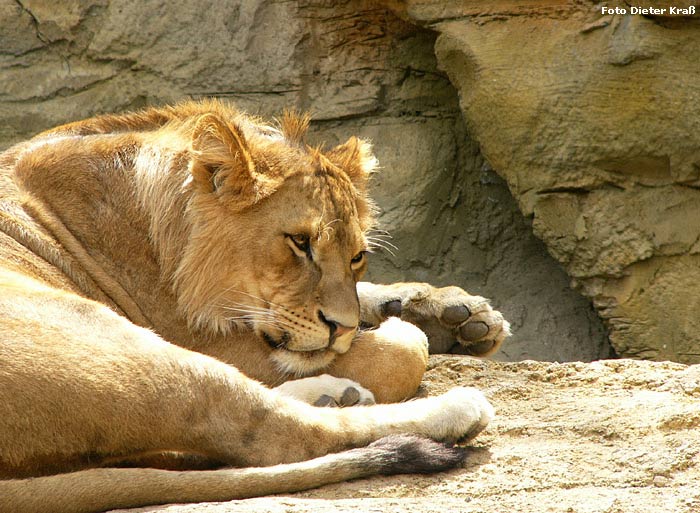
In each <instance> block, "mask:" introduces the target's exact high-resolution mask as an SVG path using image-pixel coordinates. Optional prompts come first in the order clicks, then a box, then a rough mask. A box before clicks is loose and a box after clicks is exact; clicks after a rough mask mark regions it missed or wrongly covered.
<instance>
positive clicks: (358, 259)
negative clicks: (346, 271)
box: [350, 251, 366, 269]
mask: <svg viewBox="0 0 700 513" xmlns="http://www.w3.org/2000/svg"><path fill="white" fill-rule="evenodd" d="M365 253H366V251H360V252H359V253H358V254H357V255H355V256H354V257H352V260H350V266H351V267H352V268H353V269H357V268H358V267H360V266H361V265H362V262H364V260H365Z"/></svg>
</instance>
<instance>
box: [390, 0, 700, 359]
mask: <svg viewBox="0 0 700 513" xmlns="http://www.w3.org/2000/svg"><path fill="white" fill-rule="evenodd" d="M695 3H696V2H670V3H668V2H666V3H663V4H664V5H666V4H669V5H674V6H682V5H683V4H695ZM647 4H649V2H647ZM653 4H654V5H657V6H661V4H659V3H657V2H653ZM601 5H602V4H596V3H593V2H585V1H578V0H569V1H563V0H562V1H554V2H550V1H539V2H538V1H532V2H511V1H508V0H502V1H498V0H495V1H492V2H486V3H483V2H447V3H444V2H436V1H430V0H429V1H421V0H416V1H408V2H400V3H397V7H396V8H397V9H398V10H399V12H400V13H401V14H402V15H403V16H404V17H407V18H411V19H414V20H415V21H417V22H419V23H423V24H425V25H427V26H430V27H431V28H433V29H434V30H436V31H437V32H439V33H440V36H439V37H438V40H437V43H436V54H437V57H438V61H439V65H440V67H441V68H442V69H444V70H445V71H446V72H447V73H448V75H449V77H450V79H451V80H452V82H453V83H454V84H455V86H456V87H457V89H458V90H459V93H460V104H461V107H462V110H463V112H464V115H465V118H466V121H467V126H468V128H469V131H470V134H471V135H472V136H473V137H474V138H475V139H476V140H477V141H479V143H480V145H481V150H482V152H483V154H484V156H485V158H486V159H487V160H488V161H489V163H490V164H491V165H492V166H493V168H494V169H495V170H496V171H497V172H498V173H499V174H500V175H502V176H503V177H504V178H505V179H506V181H507V183H508V186H509V188H510V190H511V191H512V193H513V194H514V196H515V197H516V199H517V200H518V203H519V205H520V208H521V210H522V211H523V213H524V214H525V215H526V216H528V217H530V218H532V227H533V230H534V232H535V234H536V235H537V236H538V237H540V238H541V239H542V240H543V241H544V242H545V244H546V245H547V249H548V250H549V252H550V253H551V254H552V255H553V256H554V257H555V258H556V259H557V260H558V261H559V262H561V263H562V265H563V266H564V268H565V269H566V271H567V273H568V274H569V275H570V276H571V277H572V278H573V283H574V285H575V286H577V287H578V289H579V290H581V291H582V292H583V293H584V294H585V295H587V296H588V297H590V298H591V299H592V300H593V302H594V305H595V306H596V308H597V310H598V313H599V314H600V315H601V316H602V317H603V318H604V319H605V320H606V321H607V325H608V327H609V328H610V338H611V341H612V343H613V345H614V347H615V348H616V349H617V351H618V352H619V353H620V354H622V355H626V356H637V357H643V358H653V359H658V360H663V359H674V360H678V361H685V362H698V361H700V336H699V335H698V333H700V317H698V316H697V315H695V314H693V312H697V311H698V310H697V308H698V306H700V299H699V298H700V296H699V295H698V292H699V291H700V290H699V286H698V283H699V282H700V266H699V265H698V263H699V262H698V259H699V257H698V253H699V250H700V243H699V242H698V241H699V238H700V207H698V205H700V150H699V149H698V148H700V116H699V115H698V114H697V113H698V112H700V64H699V63H698V60H697V55H698V52H700V20H698V18H697V16H696V17H695V18H693V17H678V16H676V17H669V16H661V17H644V16H640V15H630V14H628V15H615V16H603V15H602V14H601ZM605 5H608V6H611V7H614V6H615V5H616V4H615V2H607V3H605ZM617 5H618V6H620V7H625V8H628V9H629V7H630V5H641V4H638V3H635V2H630V5H627V4H624V3H619V4H617Z"/></svg>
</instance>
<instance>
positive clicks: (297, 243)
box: [287, 233, 311, 258]
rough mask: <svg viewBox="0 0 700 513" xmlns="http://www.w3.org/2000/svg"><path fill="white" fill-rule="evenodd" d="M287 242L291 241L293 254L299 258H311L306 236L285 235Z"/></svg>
mask: <svg viewBox="0 0 700 513" xmlns="http://www.w3.org/2000/svg"><path fill="white" fill-rule="evenodd" d="M287 240H289V241H291V243H292V249H294V250H295V251H294V252H295V253H297V254H298V255H299V256H307V257H309V258H311V242H310V241H309V236H308V235H304V234H303V233H297V234H294V235H287ZM300 253H301V254H300Z"/></svg>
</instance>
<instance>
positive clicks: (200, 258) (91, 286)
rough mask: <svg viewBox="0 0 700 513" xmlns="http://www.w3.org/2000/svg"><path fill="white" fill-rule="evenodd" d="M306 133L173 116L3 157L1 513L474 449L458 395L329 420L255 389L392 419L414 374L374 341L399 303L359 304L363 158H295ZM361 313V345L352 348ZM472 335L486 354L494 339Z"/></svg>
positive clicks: (215, 114)
mask: <svg viewBox="0 0 700 513" xmlns="http://www.w3.org/2000/svg"><path fill="white" fill-rule="evenodd" d="M308 123H309V120H308V118H305V117H299V116H295V115H292V114H287V115H285V117H284V118H283V120H282V122H281V128H280V129H276V128H273V127H271V126H268V125H266V124H264V123H263V122H262V121H261V120H259V119H256V118H252V117H249V116H247V115H245V114H243V113H241V112H239V111H237V110H235V109H233V108H232V107H230V106H228V105H226V104H223V103H219V102H215V101H205V102H190V103H185V104H182V105H179V106H176V107H165V108H160V109H150V110H147V111H144V112H141V113H135V114H125V115H116V116H102V117H98V118H93V119H91V120H86V121H81V122H77V123H73V124H69V125H65V126H63V127H58V128H56V129H53V130H50V131H48V132H45V133H43V134H39V135H38V136H36V137H35V138H34V139H32V140H30V141H27V142H26V143H22V144H20V145H17V146H15V147H13V148H11V149H9V150H8V151H6V152H5V153H3V154H2V155H0V478H4V479H6V480H5V481H0V511H18V512H19V511H32V512H34V511H56V512H60V511H100V510H102V509H107V508H115V507H126V506H136V505H141V504H152V503H162V502H168V501H189V500H198V501H201V500H223V499H225V498H236V497H245V496H251V495H259V494H265V493H273V492H277V491H288V490H289V491H291V490H297V489H301V488H304V487H309V486H317V485H318V484H322V483H324V482H331V481H333V480H339V479H347V478H351V477H357V476H360V475H365V474H366V472H367V471H366V470H365V471H360V470H359V469H361V468H362V461H363V460H362V458H361V457H359V460H358V461H357V462H355V463H353V464H352V465H349V466H345V467H344V466H342V465H340V463H338V461H340V460H335V459H333V457H329V458H331V459H330V460H322V461H321V460H319V462H317V463H313V464H312V463H309V464H308V465H306V466H305V467H303V469H306V470H303V469H302V467H299V466H297V467H294V466H293V465H292V466H291V467H284V468H280V469H275V470H270V471H267V470H266V469H260V470H255V471H252V470H251V471H250V472H248V473H245V474H241V473H240V472H244V471H240V472H239V473H236V472H238V471H215V472H214V473H212V474H207V476H210V477H202V476H203V475H202V474H200V475H196V474H195V473H185V474H182V475H178V477H177V478H174V477H172V476H173V475H172V474H169V473H167V472H166V471H158V470H145V469H113V470H110V471H107V470H104V471H98V470H85V469H89V468H90V467H97V466H104V465H111V464H113V463H114V462H118V461H121V460H125V459H131V460H133V459H139V458H145V459H144V460H143V461H146V460H147V459H148V458H149V457H150V456H151V455H154V454H160V453H164V452H165V451H174V452H175V453H177V454H180V455H185V456H187V455H190V456H192V457H195V458H198V459H203V460H204V461H209V462H219V463H223V464H227V465H237V466H266V465H275V464H283V463H292V462H300V461H303V460H306V459H309V458H314V457H318V456H322V455H324V454H327V453H330V452H337V451H341V450H344V449H348V448H351V447H360V446H363V445H366V444H367V443H369V442H371V441H373V440H376V439H378V438H379V437H382V436H385V435H387V434H391V433H399V432H412V433H418V434H422V435H425V436H429V437H432V438H435V439H456V438H459V437H462V436H464V435H469V434H472V435H473V434H474V433H476V432H478V431H479V430H481V429H483V427H484V426H485V425H486V423H487V422H488V420H489V418H490V416H491V414H492V413H491V409H490V406H489V405H488V403H487V402H486V401H485V400H484V399H483V397H482V396H481V395H480V394H479V393H478V392H476V391H473V390H465V389H457V390H456V391H454V392H452V393H451V394H452V395H451V396H449V397H439V398H431V399H426V400H424V403H425V404H424V405H422V406H420V407H413V406H410V407H407V406H402V405H385V406H372V407H365V408H346V409H341V410H336V409H333V410H331V409H319V408H314V407H312V406H309V405H307V404H304V403H302V402H299V401H296V400H294V399H289V398H286V397H282V396H281V395H280V394H277V393H275V392H274V391H272V390H270V389H268V388H266V387H265V386H263V385H261V384H259V383H258V381H261V382H263V383H265V384H266V385H268V386H274V385H279V384H281V383H283V382H285V381H287V380H289V379H292V378H297V377H300V376H313V375H316V374H319V373H321V372H327V373H330V374H332V375H333V376H337V377H339V378H349V379H351V380H353V381H354V382H359V385H358V387H360V386H363V387H366V388H367V389H368V390H369V391H371V393H372V394H373V395H374V396H375V397H376V399H377V400H378V401H380V402H391V401H400V400H404V399H406V398H408V397H410V396H412V395H413V393H414V392H415V390H416V389H417V387H418V384H419V383H420V379H421V377H422V375H423V372H424V370H425V365H426V363H427V343H426V339H425V336H424V335H423V333H422V332H421V331H420V330H418V329H417V328H415V327H413V326H411V325H409V324H407V323H405V322H403V321H400V320H398V319H394V320H392V321H390V322H385V323H383V324H382V322H383V320H384V319H385V316H383V314H382V308H383V307H382V305H383V304H384V303H385V301H386V300H387V299H392V298H393V297H394V296H393V295H396V294H398V296H399V298H401V299H403V300H405V301H406V302H407V304H408V302H410V298H411V296H410V294H407V293H406V294H404V293H403V292H402V291H408V292H411V291H412V290H413V289H410V288H409V289H406V288H405V287H404V288H403V289H402V288H400V287H399V288H392V287H390V286H379V285H375V286H373V287H377V288H376V289H372V290H373V292H372V293H371V294H364V295H363V299H362V301H363V305H362V309H361V308H360V304H359V302H358V293H357V290H356V283H357V282H358V280H359V279H360V277H361V276H362V274H363V273H364V271H365V269H366V259H365V258H364V256H363V254H364V252H365V251H367V250H368V249H369V241H368V236H367V233H368V230H369V229H371V228H372V226H373V223H374V220H373V217H372V213H373V211H374V209H373V206H372V203H371V201H370V200H369V199H368V198H367V197H366V191H367V178H368V175H369V174H370V173H371V172H373V170H374V167H375V166H376V161H375V160H374V157H373V156H372V154H371V149H370V147H369V145H368V143H366V142H365V141H361V140H359V139H355V138H353V139H351V140H349V141H348V142H347V143H345V144H343V145H340V146H338V147H336V148H332V149H330V150H328V151H322V150H320V149H318V148H310V147H308V146H306V145H305V143H304V142H303V140H304V133H305V131H306V129H307V127H308ZM306 240H308V244H309V247H310V249H308V250H307V249H305V244H304V241H306ZM435 290H442V289H435ZM460 290H461V289H460ZM387 294H389V296H387ZM436 294H437V292H436ZM436 297H437V296H436ZM450 297H452V296H450ZM460 297H461V296H460ZM466 297H471V296H466ZM443 303H444V304H447V303H449V301H448V302H447V303H445V302H443ZM443 303H436V304H438V305H441V304H443ZM361 310H362V312H363V315H365V316H366V318H367V319H371V320H372V322H373V323H374V324H375V325H378V326H379V327H378V328H377V329H375V330H372V331H367V332H363V333H361V334H359V335H358V334H357V327H358V325H359V322H360V311H361ZM409 310H410V308H408V307H407V309H406V311H407V312H408V311H409ZM429 313H430V315H432V314H433V313H435V315H437V316H438V317H439V315H440V313H439V309H437V310H436V309H435V308H433V310H430V312H429ZM499 315H500V314H499ZM421 319H422V318H421ZM489 322H490V323H491V324H489V326H490V328H489V329H490V332H489V336H488V337H491V338H492V339H494V340H496V338H497V337H500V338H498V340H497V343H498V344H500V342H501V341H502V339H503V338H504V337H505V335H506V334H507V323H505V321H503V320H502V317H501V318H500V319H498V318H496V319H495V320H493V321H489ZM504 323H505V324H504ZM332 324H335V325H336V326H337V329H332V328H331V325H332ZM418 324H420V322H418ZM450 329H452V328H450ZM333 332H335V333H336V334H337V336H332V334H333ZM488 337H487V338H488ZM233 366H235V368H234V367H233ZM311 379H314V378H311ZM254 380H257V381H254ZM310 383H315V382H314V381H311V382H310ZM322 393H323V390H319V394H322ZM368 393H369V392H368ZM370 395H371V394H370ZM338 458H340V455H339V456H338ZM314 461H316V460H314ZM343 461H345V460H343ZM353 461H355V460H353ZM358 462H359V463H358ZM299 465H302V464H299ZM338 465H340V466H338ZM339 469H341V470H339ZM73 471H77V473H74V474H66V475H63V476H51V474H55V473H58V472H73ZM159 472H160V473H159ZM217 472H219V473H217ZM290 472H292V473H293V475H294V476H296V477H295V478H292V477H290V476H291V475H292V474H290ZM363 472H365V473H364V474H363ZM47 474H48V475H49V477H44V478H41V479H35V480H24V479H23V478H26V477H30V476H39V475H47ZM271 478H275V479H281V482H283V483H284V484H283V485H280V484H277V485H275V484H272V483H270V479H271ZM172 479H176V481H174V482H173V481H172ZM78 483H82V484H81V485H80V486H78ZM138 483H142V484H138ZM173 483H177V485H175V484H173ZM76 486H77V488H76ZM67 490H77V491H75V492H73V491H71V492H70V497H69V498H66V496H65V493H67ZM61 497H63V498H61ZM42 501H43V502H42Z"/></svg>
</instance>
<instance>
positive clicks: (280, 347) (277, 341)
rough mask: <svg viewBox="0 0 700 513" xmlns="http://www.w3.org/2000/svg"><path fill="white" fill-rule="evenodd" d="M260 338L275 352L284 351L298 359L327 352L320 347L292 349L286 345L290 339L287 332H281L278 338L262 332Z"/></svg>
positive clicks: (324, 348) (326, 348)
mask: <svg viewBox="0 0 700 513" xmlns="http://www.w3.org/2000/svg"><path fill="white" fill-rule="evenodd" d="M262 337H263V339H264V340H265V342H267V345H268V346H270V347H271V348H272V349H274V350H275V351H286V352H288V353H292V354H294V355H296V356H300V357H306V358H312V357H314V356H318V355H322V354H325V353H327V352H328V347H322V348H320V349H293V348H291V347H289V346H288V343H289V342H290V341H291V339H292V337H291V335H290V334H289V332H286V331H285V332H283V333H282V335H281V336H280V337H279V338H275V337H273V336H272V335H270V334H269V333H265V332H263V334H262Z"/></svg>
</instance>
